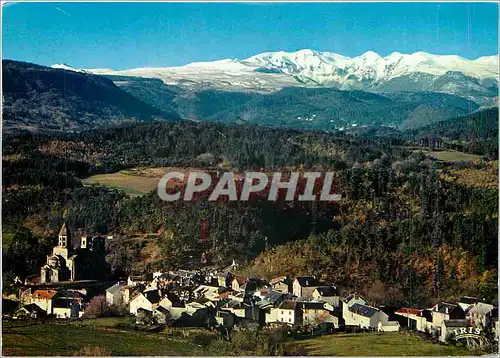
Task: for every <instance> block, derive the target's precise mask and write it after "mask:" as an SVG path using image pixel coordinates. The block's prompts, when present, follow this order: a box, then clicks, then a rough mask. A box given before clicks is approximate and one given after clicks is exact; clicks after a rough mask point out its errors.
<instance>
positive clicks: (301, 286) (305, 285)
mask: <svg viewBox="0 0 500 358" xmlns="http://www.w3.org/2000/svg"><path fill="white" fill-rule="evenodd" d="M318 286H319V282H318V280H317V279H316V277H314V276H299V277H296V278H295V280H293V284H292V293H293V294H294V296H297V297H303V296H311V295H312V292H313V291H314V289H315V288H316V287H318Z"/></svg>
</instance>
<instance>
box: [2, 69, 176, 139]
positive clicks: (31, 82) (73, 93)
mask: <svg viewBox="0 0 500 358" xmlns="http://www.w3.org/2000/svg"><path fill="white" fill-rule="evenodd" d="M2 69H3V79H2V93H3V100H4V102H3V126H4V127H3V128H4V131H5V130H9V129H10V128H28V129H35V130H36V129H44V130H64V131H70V130H82V129H89V128H95V127H103V126H107V125H111V124H120V123H124V122H137V121H139V122H140V121H152V120H173V119H179V116H178V115H177V114H176V113H175V112H173V111H164V110H159V109H157V108H154V107H152V106H150V105H148V104H146V103H144V102H142V101H141V100H139V99H137V98H136V97H134V96H132V95H130V94H129V93H128V92H126V91H123V90H122V89H120V88H119V87H117V86H116V85H115V84H113V82H112V81H110V80H108V79H106V78H105V77H101V76H96V75H91V74H87V73H79V72H73V71H65V70H59V69H52V68H48V67H43V66H39V65H35V64H32V63H26V62H18V61H10V60H3V61H2Z"/></svg>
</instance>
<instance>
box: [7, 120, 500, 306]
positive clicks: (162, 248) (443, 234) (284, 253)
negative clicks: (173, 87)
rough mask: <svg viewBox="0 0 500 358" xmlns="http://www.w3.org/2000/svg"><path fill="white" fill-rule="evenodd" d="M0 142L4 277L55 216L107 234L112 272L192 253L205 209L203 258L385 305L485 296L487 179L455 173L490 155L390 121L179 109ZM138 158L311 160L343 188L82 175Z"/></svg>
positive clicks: (492, 282)
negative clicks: (429, 138) (429, 150)
mask: <svg viewBox="0 0 500 358" xmlns="http://www.w3.org/2000/svg"><path fill="white" fill-rule="evenodd" d="M408 144H411V145H412V147H411V148H407V147H406V146H407V145H408ZM3 149H4V156H3V218H2V219H3V225H2V226H3V235H4V251H3V255H4V256H3V258H4V272H5V277H6V278H7V279H9V278H12V277H13V276H14V275H27V274H30V273H36V272H37V270H38V267H39V266H38V265H39V263H40V262H41V260H42V261H43V260H44V258H45V255H46V253H47V250H48V247H49V246H48V245H49V244H50V243H51V242H53V240H54V238H55V235H56V232H57V230H58V228H59V225H60V224H61V223H62V221H63V216H64V215H65V220H66V221H67V222H68V225H69V226H70V227H72V228H73V231H74V233H75V235H79V233H87V234H93V233H95V234H97V233H103V234H105V233H110V234H112V235H114V237H115V239H114V240H113V243H112V244H110V247H109V250H110V252H109V255H108V260H109V263H110V264H111V266H112V268H113V271H114V273H115V274H116V275H123V274H129V273H140V272H142V270H144V269H168V268H173V267H186V266H189V265H195V266H197V265H199V263H200V257H201V253H202V248H200V245H199V239H200V234H201V218H202V217H205V218H206V220H207V222H208V227H207V236H208V238H209V243H210V244H209V247H208V248H205V249H206V250H207V254H208V258H209V261H211V262H212V263H213V264H222V263H225V262H226V261H227V260H228V259H232V258H234V259H236V260H238V261H239V262H242V263H245V265H246V268H245V271H247V272H248V273H253V274H259V275H263V276H267V277H271V276H273V275H276V274H285V273H290V274H316V275H318V276H323V278H325V279H327V280H330V281H333V282H335V283H337V284H338V285H340V286H341V287H343V288H344V289H346V290H351V291H352V290H357V291H358V292H362V293H364V294H366V295H367V297H370V299H372V300H376V299H377V297H378V300H379V301H381V303H386V304H388V303H396V302H398V303H406V304H416V303H423V302H431V301H433V300H435V299H437V297H438V294H439V297H440V298H441V299H444V298H446V297H455V296H458V295H463V294H469V295H480V296H481V297H485V298H488V299H494V298H495V297H496V292H497V288H496V287H497V286H496V282H497V281H496V280H497V271H496V267H497V260H498V249H497V231H498V217H497V212H498V191H497V190H496V188H493V189H489V188H488V187H483V186H479V185H474V183H472V184H471V183H470V182H467V181H466V180H465V181H464V180H459V179H460V178H459V179H457V175H458V174H457V173H459V174H460V176H462V178H463V176H467V175H469V174H468V173H477V172H478V171H479V172H481V173H482V175H488V176H490V177H491V178H490V179H491V180H492V181H493V180H495V179H497V172H496V171H494V170H491V171H489V170H488V171H484V168H485V166H486V167H490V166H492V165H494V163H492V162H488V161H484V160H483V161H476V162H469V163H457V164H452V163H442V162H438V161H435V160H432V159H431V158H430V157H427V156H426V155H424V154H423V153H422V152H420V151H418V150H416V149H415V146H414V142H413V141H412V142H411V143H410V142H406V141H405V140H402V139H400V138H399V139H398V137H397V136H395V137H393V136H391V135H389V134H386V135H384V136H383V137H377V136H368V137H365V136H361V135H357V136H353V135H349V134H338V135H332V134H327V133H323V132H314V131H296V130H283V129H272V128H265V127H258V126H225V125H217V124H213V123H190V122H186V123H145V124H135V125H128V126H124V127H120V128H109V129H101V130H94V131H87V132H82V133H74V134H63V133H58V134H56V133H53V134H50V135H48V134H31V133H25V134H16V135H4V143H3ZM137 166H180V167H187V166H192V167H197V168H212V169H217V170H235V171H244V170H248V169H263V170H270V171H287V170H291V169H295V170H317V169H319V168H322V169H324V170H333V171H335V172H336V174H337V182H338V186H337V188H338V190H339V191H340V192H341V193H342V200H341V201H340V202H339V203H320V204H318V205H315V206H313V205H312V204H311V203H305V202H292V203H287V204H285V203H283V202H280V201H278V202H269V201H267V200H266V198H265V197H259V198H256V199H255V200H252V201H248V202H224V201H218V202H208V201H207V198H206V197H205V196H202V197H201V198H199V200H197V201H193V202H184V201H178V202H172V203H166V202H163V201H161V200H160V199H159V197H158V195H157V194H156V192H151V193H150V194H148V195H144V196H138V197H133V198H131V197H128V196H127V195H125V194H124V193H123V192H120V191H118V190H113V189H109V188H105V187H96V186H91V187H89V186H83V185H82V183H81V179H82V178H84V177H87V176H89V175H92V174H95V173H104V172H110V171H117V170H119V169H123V168H132V167H137ZM460 176H459V177H460ZM497 180H498V179H497ZM26 253H27V254H26ZM436 268H437V271H436ZM436 274H437V276H436V277H437V280H435V279H434V277H435V275H436ZM436 285H437V286H436ZM380 292H383V293H384V294H383V295H381V294H380ZM386 293H387V294H386Z"/></svg>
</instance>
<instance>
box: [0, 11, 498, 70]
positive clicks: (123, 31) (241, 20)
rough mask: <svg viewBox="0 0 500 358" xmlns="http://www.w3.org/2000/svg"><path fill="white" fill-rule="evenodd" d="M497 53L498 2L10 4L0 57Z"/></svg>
mask: <svg viewBox="0 0 500 358" xmlns="http://www.w3.org/2000/svg"><path fill="white" fill-rule="evenodd" d="M305 48H309V49H313V50H317V51H329V52H336V53H339V54H342V55H345V56H359V55H361V54H363V53H364V52H366V51H369V50H370V51H375V52H377V53H379V54H380V55H383V56H385V55H388V54H390V53H391V52H394V51H397V52H401V53H413V52H417V51H425V52H429V53H434V54H453V55H459V56H462V57H465V58H470V59H474V58H477V57H480V56H489V55H494V54H497V53H498V5H497V4H496V3H420V4H418V3H309V4H307V3H288V4H280V3H264V4H262V3H260V4H259V3H243V4H242V3H239V4H237V3H55V2H53V3H13V4H9V5H4V6H3V7H2V57H3V58H8V59H14V60H20V61H27V62H34V63H37V64H41V65H47V66H50V65H52V64H56V63H65V64H69V65H71V66H74V67H78V68H111V69H115V70H121V69H129V68H138V67H168V66H181V65H184V64H187V63H190V62H198V61H212V60H217V59H224V58H238V59H244V58H247V57H250V56H253V55H256V54H258V53H262V52H268V51H279V50H282V51H297V50H300V49H305Z"/></svg>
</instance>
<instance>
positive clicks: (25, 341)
mask: <svg viewBox="0 0 500 358" xmlns="http://www.w3.org/2000/svg"><path fill="white" fill-rule="evenodd" d="M89 322H90V323H89ZM115 323H117V322H111V321H102V320H95V321H93V322H92V321H87V322H84V324H81V323H75V324H38V325H32V326H27V327H19V328H14V327H12V326H21V325H23V324H24V323H23V322H16V323H15V324H8V325H6V324H5V322H4V328H3V334H2V336H3V337H2V338H3V352H2V353H3V355H7V356H9V355H14V356H33V355H35V356H72V355H85V354H84V353H81V350H82V349H85V348H88V347H92V348H94V349H96V348H97V349H101V350H102V352H105V354H103V353H101V354H100V355H118V356H120V355H121V356H124V355H132V356H139V355H147V356H165V355H183V356H186V355H203V350H202V349H201V347H199V346H198V345H196V344H192V342H188V341H186V339H180V338H170V337H168V335H166V334H159V333H146V332H136V331H127V330H119V329H115V328H110V327H107V326H108V325H111V326H113V325H114V324H115ZM9 326H10V327H11V328H9ZM79 352H80V353H79Z"/></svg>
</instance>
